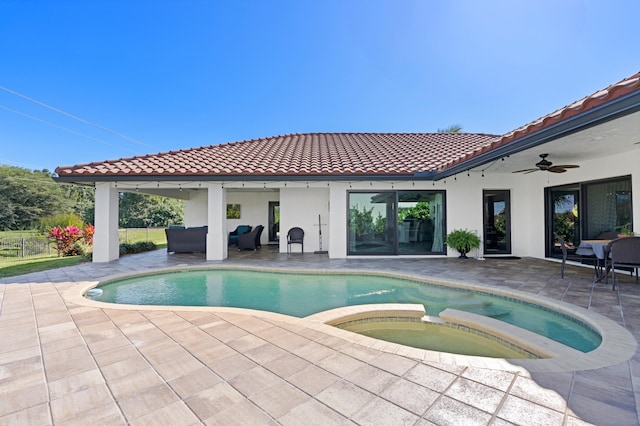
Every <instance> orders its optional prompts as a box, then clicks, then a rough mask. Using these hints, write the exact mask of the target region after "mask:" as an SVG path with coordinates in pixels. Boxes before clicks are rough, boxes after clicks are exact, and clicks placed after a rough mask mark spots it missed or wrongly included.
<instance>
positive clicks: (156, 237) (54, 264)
mask: <svg viewBox="0 0 640 426" xmlns="http://www.w3.org/2000/svg"><path fill="white" fill-rule="evenodd" d="M119 233H120V241H121V242H123V243H124V242H128V243H135V242H138V241H152V242H154V243H155V244H156V247H157V248H158V249H162V248H166V247H167V237H166V235H165V233H164V228H160V229H149V230H147V229H126V230H125V229H121V230H120V232H119ZM34 235H37V233H36V232H35V231H3V232H0V238H2V237H17V238H20V237H30V236H34ZM0 256H1V253H0ZM86 261H87V258H86V257H83V256H70V257H58V256H57V255H56V254H53V255H45V256H37V257H26V258H19V257H9V258H7V257H5V258H2V257H0V278H6V277H14V276H17V275H23V274H28V273H31V272H40V271H46V270H48V269H55V268H62V267H64V266H73V265H77V264H79V263H82V262H86Z"/></svg>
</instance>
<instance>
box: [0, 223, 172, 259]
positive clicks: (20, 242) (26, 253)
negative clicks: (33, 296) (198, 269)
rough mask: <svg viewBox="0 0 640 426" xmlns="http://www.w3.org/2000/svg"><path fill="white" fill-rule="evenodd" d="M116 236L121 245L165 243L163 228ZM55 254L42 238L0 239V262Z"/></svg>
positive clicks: (128, 230) (128, 231) (134, 230)
mask: <svg viewBox="0 0 640 426" xmlns="http://www.w3.org/2000/svg"><path fill="white" fill-rule="evenodd" d="M118 236H119V239H120V242H121V243H135V242H138V241H153V242H155V243H156V244H158V243H163V242H166V237H165V234H164V228H121V229H119V230H118ZM56 253H57V252H56V249H55V244H54V243H53V242H51V241H50V240H49V239H47V238H46V237H44V236H35V235H33V236H25V237H0V262H1V261H3V260H11V259H14V260H16V259H22V258H26V257H37V256H48V255H52V254H56Z"/></svg>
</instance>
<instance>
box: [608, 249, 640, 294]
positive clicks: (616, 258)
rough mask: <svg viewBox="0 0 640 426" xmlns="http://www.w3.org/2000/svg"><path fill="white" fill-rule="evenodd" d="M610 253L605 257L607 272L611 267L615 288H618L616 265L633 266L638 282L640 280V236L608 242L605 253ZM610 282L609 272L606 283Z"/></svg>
mask: <svg viewBox="0 0 640 426" xmlns="http://www.w3.org/2000/svg"><path fill="white" fill-rule="evenodd" d="M606 252H608V253H609V255H608V256H607V257H606V258H605V262H606V267H605V272H608V269H609V268H611V279H612V280H613V290H615V289H616V267H622V268H631V269H632V271H634V270H635V273H636V283H637V282H638V268H640V237H623V238H616V239H615V240H613V241H611V242H610V243H609V244H607V248H606V250H605V253H606ZM608 282H609V274H608V273H607V278H606V280H605V283H608Z"/></svg>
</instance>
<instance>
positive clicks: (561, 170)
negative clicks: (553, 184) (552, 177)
mask: <svg viewBox="0 0 640 426" xmlns="http://www.w3.org/2000/svg"><path fill="white" fill-rule="evenodd" d="M547 171H548V172H551V173H564V172H566V171H567V169H565V168H564V167H562V166H551V167H549V168H548V169H547Z"/></svg>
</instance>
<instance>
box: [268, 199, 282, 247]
mask: <svg viewBox="0 0 640 426" xmlns="http://www.w3.org/2000/svg"><path fill="white" fill-rule="evenodd" d="M279 240H280V202H279V201H269V241H279Z"/></svg>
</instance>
